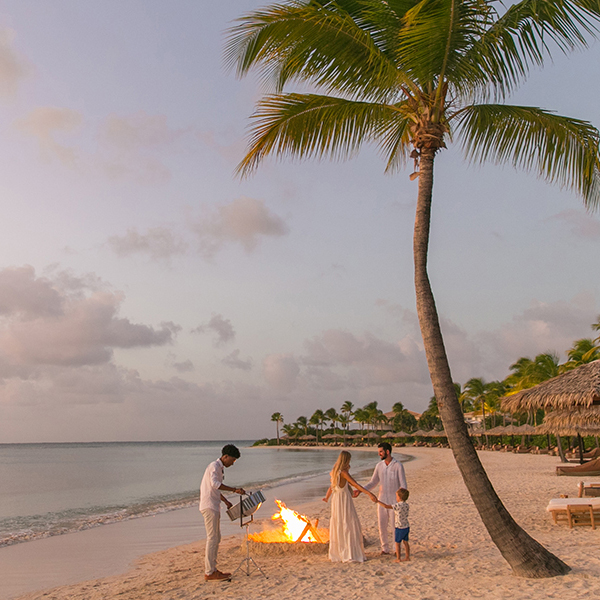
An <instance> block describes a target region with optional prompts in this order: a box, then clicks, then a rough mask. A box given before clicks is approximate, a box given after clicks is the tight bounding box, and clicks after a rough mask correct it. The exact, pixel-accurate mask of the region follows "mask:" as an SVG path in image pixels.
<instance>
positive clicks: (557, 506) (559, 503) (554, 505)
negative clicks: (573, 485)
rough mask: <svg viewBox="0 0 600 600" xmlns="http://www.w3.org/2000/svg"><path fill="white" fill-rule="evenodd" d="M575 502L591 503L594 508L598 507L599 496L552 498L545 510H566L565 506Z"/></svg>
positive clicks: (599, 502) (575, 503)
mask: <svg viewBox="0 0 600 600" xmlns="http://www.w3.org/2000/svg"><path fill="white" fill-rule="evenodd" d="M577 504H583V505H591V506H593V507H594V508H598V509H600V498H552V500H550V502H548V506H547V507H546V510H547V511H548V512H550V511H552V510H567V506H568V505H570V506H574V505H577Z"/></svg>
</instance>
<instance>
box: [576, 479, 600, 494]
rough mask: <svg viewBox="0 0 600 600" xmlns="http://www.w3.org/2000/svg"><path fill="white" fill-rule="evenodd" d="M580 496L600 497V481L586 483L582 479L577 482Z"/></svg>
mask: <svg viewBox="0 0 600 600" xmlns="http://www.w3.org/2000/svg"><path fill="white" fill-rule="evenodd" d="M577 489H578V491H579V493H578V496H579V497H580V498H584V497H587V498H600V483H584V482H583V481H580V482H579V483H578V484H577Z"/></svg>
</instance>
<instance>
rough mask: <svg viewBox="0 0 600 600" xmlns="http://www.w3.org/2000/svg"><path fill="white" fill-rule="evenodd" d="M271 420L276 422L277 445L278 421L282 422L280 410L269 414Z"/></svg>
mask: <svg viewBox="0 0 600 600" xmlns="http://www.w3.org/2000/svg"><path fill="white" fill-rule="evenodd" d="M271 421H275V423H277V445H278V446H279V423H283V417H282V415H281V413H280V412H275V413H273V414H272V415H271Z"/></svg>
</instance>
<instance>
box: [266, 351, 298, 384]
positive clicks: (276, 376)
mask: <svg viewBox="0 0 600 600" xmlns="http://www.w3.org/2000/svg"><path fill="white" fill-rule="evenodd" d="M299 374H300V367H299V366H298V362H297V361H296V359H295V357H294V355H293V354H270V355H269V356H267V357H265V359H264V361H263V375H264V377H265V380H266V381H267V383H268V384H269V385H270V386H271V387H272V388H273V389H274V390H276V391H278V392H291V391H292V390H293V389H294V388H295V387H296V380H297V379H298V375H299Z"/></svg>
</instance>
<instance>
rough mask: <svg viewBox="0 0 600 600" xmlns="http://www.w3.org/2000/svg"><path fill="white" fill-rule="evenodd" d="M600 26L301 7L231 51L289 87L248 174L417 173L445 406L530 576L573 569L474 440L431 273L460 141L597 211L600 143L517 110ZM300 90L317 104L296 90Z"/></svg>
mask: <svg viewBox="0 0 600 600" xmlns="http://www.w3.org/2000/svg"><path fill="white" fill-rule="evenodd" d="M599 17H600V3H599V2H598V0H546V1H544V2H531V1H530V0H522V1H521V2H517V3H514V4H512V5H510V6H508V7H506V6H505V5H503V4H502V3H500V2H497V1H496V2H494V1H492V0H479V1H477V2H474V1H472V0H431V1H430V0H421V1H416V0H409V1H408V2H407V1H405V0H402V1H400V0H336V1H333V0H287V1H283V2H280V3H278V4H273V5H271V6H268V7H266V8H264V9H261V10H257V11H254V12H251V13H249V14H248V15H246V16H244V17H242V18H240V19H239V21H238V24H237V25H236V26H235V27H234V28H233V29H232V30H231V31H230V37H229V44H228V48H227V59H228V60H229V62H230V63H231V64H233V65H235V66H236V67H237V70H238V73H239V74H240V75H245V74H247V73H248V72H249V71H250V70H252V69H255V70H258V71H259V72H260V73H261V75H262V77H263V80H264V81H265V82H269V83H274V85H275V93H270V94H267V95H265V96H264V97H263V98H262V99H261V100H260V101H259V102H258V106H257V110H256V112H255V114H254V117H253V123H254V125H253V128H252V133H251V138H250V145H249V150H248V152H247V154H246V156H245V158H244V159H243V160H242V162H241V164H240V166H239V171H240V173H242V174H248V173H250V172H251V171H253V170H254V169H256V168H257V167H258V165H259V164H260V163H261V162H262V160H263V159H264V158H266V157H267V156H269V155H275V156H279V157H284V156H288V157H292V158H306V157H317V158H322V157H331V158H346V157H348V156H351V155H353V154H354V153H355V152H357V151H358V149H359V148H360V147H361V146H362V145H363V144H365V143H374V144H376V145H377V146H378V147H379V149H380V150H381V153H382V155H383V157H384V159H385V161H386V169H387V170H388V171H394V170H397V169H398V168H399V167H401V166H403V165H404V164H405V162H406V161H407V159H409V158H411V159H412V160H413V161H414V170H413V173H412V174H411V175H410V178H411V180H418V192H417V209H416V219H415V226H414V237H413V254H414V266H415V271H414V273H415V291H416V300H417V314H418V318H419V324H420V327H421V334H422V337H423V344H424V348H425V354H426V357H427V363H428V367H429V373H430V377H431V380H432V384H433V389H434V394H435V398H436V403H437V407H438V410H439V413H440V416H441V419H442V421H443V424H444V427H445V431H446V435H447V436H448V439H449V441H450V445H451V447H452V450H453V453H454V457H455V459H456V462H457V465H458V467H459V469H460V472H461V475H462V477H463V480H464V482H465V484H466V486H467V489H468V490H469V493H470V495H471V498H472V500H473V503H474V504H475V506H476V508H477V510H478V512H479V515H480V517H481V519H482V521H483V523H484V525H485V527H486V529H487V531H488V533H489V535H490V537H491V538H492V540H493V541H494V543H495V544H496V546H497V547H498V549H499V550H500V552H501V554H502V556H503V557H504V558H505V559H506V560H507V562H508V563H509V564H510V566H511V567H512V569H513V572H514V573H515V574H517V575H522V576H527V577H550V576H554V575H558V574H564V573H566V572H568V571H569V567H568V566H567V565H566V564H565V563H563V562H562V561H561V560H559V559H558V558H557V557H555V556H554V555H553V554H551V553H550V552H548V551H547V550H546V549H545V548H544V547H543V546H541V545H540V544H539V543H538V542H537V541H536V540H534V539H533V538H531V537H530V536H529V535H528V534H527V533H525V531H524V530H523V529H522V528H521V527H520V526H519V525H518V524H517V523H516V522H515V521H514V519H513V518H512V517H511V515H510V514H509V513H508V511H507V510H506V508H505V507H504V505H503V503H502V501H501V500H500V498H499V497H498V495H497V494H496V492H495V490H494V488H493V486H492V484H491V482H490V480H489V478H488V476H487V474H486V472H485V470H484V469H483V466H482V465H481V462H480V460H479V457H478V456H477V453H476V452H475V450H474V448H473V444H472V443H471V440H470V437H469V432H468V430H467V427H466V424H465V421H464V417H463V412H462V410H461V405H460V403H459V398H458V396H457V393H456V388H455V386H454V382H453V380H452V375H451V372H450V366H449V363H448V358H447V355H446V351H445V347H444V341H443V337H442V332H441V329H440V325H439V318H438V314H437V308H436V305H435V299H434V296H433V291H432V289H431V285H430V281H429V277H428V273H427V258H428V248H429V232H430V218H431V205H432V196H433V173H434V161H435V156H436V154H438V152H440V151H442V150H443V149H444V148H446V142H459V143H461V144H462V146H463V148H464V150H465V153H466V155H467V157H469V158H470V159H472V160H475V161H478V162H485V161H492V162H495V163H508V164H512V165H514V166H518V167H522V168H524V169H526V170H531V171H533V172H535V173H536V174H537V175H538V176H540V177H543V178H544V179H546V180H548V181H549V182H555V183H558V184H559V185H562V186H564V187H567V188H571V189H573V190H575V191H576V192H578V193H579V194H580V195H581V196H582V198H583V200H584V203H585V204H586V206H588V207H590V208H593V207H595V206H597V204H598V200H599V197H600V186H599V178H600V177H599V171H600V158H599V153H598V140H599V134H598V130H597V129H596V128H594V127H593V126H592V125H591V124H590V123H588V122H586V121H582V120H578V119H572V118H568V117H565V116H560V115H556V114H554V113H552V112H550V111H547V110H544V109H542V108H537V107H529V106H515V105H509V104H506V103H505V100H506V99H507V98H508V97H509V96H510V95H511V94H512V93H513V92H514V91H515V90H516V89H517V88H518V87H519V85H521V84H522V83H523V82H524V81H525V80H526V79H527V76H528V74H529V71H530V69H531V68H532V67H539V66H541V65H542V64H543V63H544V62H545V61H546V60H547V59H549V58H550V57H551V50H558V51H562V52H565V53H566V52H569V51H572V50H574V49H577V48H582V47H586V46H587V45H588V42H587V38H588V37H591V35H590V34H593V33H594V32H595V31H596V24H597V22H598V19H599ZM298 83H304V84H306V85H307V87H308V89H310V90H311V93H299V92H296V91H292V92H289V91H285V90H287V89H289V87H290V86H291V85H292V84H298ZM313 90H317V91H321V92H322V93H312V91H313ZM473 390H474V391H473V394H477V390H476V386H475V385H473ZM477 398H479V400H476V398H474V401H478V402H481V401H482V395H481V394H479V395H478V396H477ZM322 424H323V420H320V417H319V418H317V426H320V427H321V428H322Z"/></svg>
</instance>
